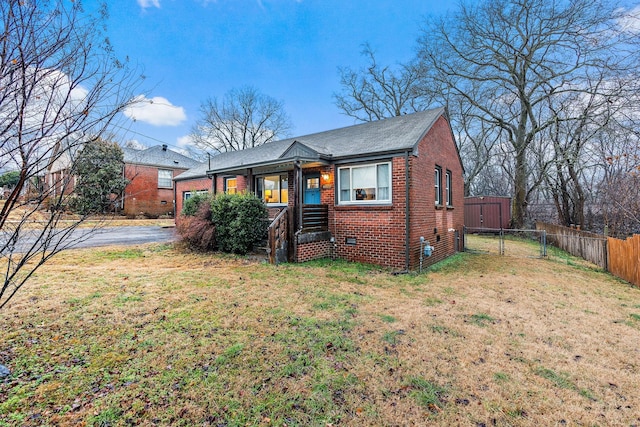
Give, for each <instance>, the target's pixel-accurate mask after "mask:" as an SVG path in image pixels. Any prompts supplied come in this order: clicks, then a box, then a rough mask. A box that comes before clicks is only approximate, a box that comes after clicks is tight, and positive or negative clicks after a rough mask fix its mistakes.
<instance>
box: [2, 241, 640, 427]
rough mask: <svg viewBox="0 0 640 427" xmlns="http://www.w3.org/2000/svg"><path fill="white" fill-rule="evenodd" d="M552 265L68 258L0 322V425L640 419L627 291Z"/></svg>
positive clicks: (174, 253)
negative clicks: (3, 376) (402, 268)
mask: <svg viewBox="0 0 640 427" xmlns="http://www.w3.org/2000/svg"><path fill="white" fill-rule="evenodd" d="M552 255H553V256H552V257H550V259H545V260H542V259H534V258H512V257H498V256H493V255H477V254H460V255H458V256H456V257H453V258H452V259H449V260H447V261H445V262H444V263H441V264H439V265H437V266H436V267H435V268H434V269H432V270H431V271H429V272H427V273H425V274H422V275H401V276H393V275H390V274H388V273H387V272H385V271H381V270H378V269H376V268H371V267H367V266H361V265H357V264H348V263H343V262H335V263H332V262H330V261H324V262H316V263H309V264H305V265H284V266H279V267H273V266H270V265H266V264H262V263H260V262H258V261H256V260H251V259H246V258H235V257H228V256H221V255H203V254H188V253H183V252H180V251H178V250H176V249H173V248H171V247H170V246H158V245H151V246H141V247H136V248H127V249H118V248H111V249H110V248H106V249H105V248H103V249H95V250H83V251H80V250H78V251H69V252H66V253H64V254H62V255H61V256H60V257H59V258H57V259H55V260H54V261H53V262H51V264H49V265H47V266H46V267H45V268H44V269H43V270H42V271H41V272H40V273H39V274H38V276H37V277H36V278H35V279H34V280H33V281H32V282H31V283H30V284H29V285H27V286H26V287H25V289H24V291H22V292H21V293H20V294H19V295H18V297H17V298H16V299H15V300H14V301H13V302H12V303H11V305H10V306H9V307H8V308H7V309H5V310H3V311H2V312H1V313H0V314H1V315H2V318H1V319H0V327H1V331H2V333H1V334H0V363H2V364H5V365H7V366H9V367H10V368H11V369H12V371H13V375H12V377H11V378H10V379H8V380H5V382H3V383H0V426H1V425H34V426H35V425H61V426H63V425H96V426H109V425H131V424H136V425H214V426H218V425H220V426H227V425H228V426H236V425H237V426H240V425H265V426H266V425H277V426H284V425H287V426H294V425H316V426H326V425H353V426H361V425H376V426H377V425H380V426H382V425H384V426H391V425H442V426H445V425H447V426H448V425H463V426H466V425H468V426H483V425H484V426H493V425H497V426H529V425H545V426H546V425H602V426H604V425H626V426H629V425H637V424H639V423H640V418H639V417H640V415H639V414H640V390H639V389H638V387H637V385H638V384H639V383H640V349H639V347H638V343H639V342H640V290H639V289H637V288H633V287H631V286H629V285H628V284H625V283H623V282H621V281H618V280H616V279H614V278H612V277H611V276H609V275H608V274H606V273H603V272H601V271H598V270H596V269H594V268H592V267H591V266H589V265H588V264H585V263H583V262H580V261H578V260H576V259H574V258H571V257H569V256H566V255H564V254H563V253H561V252H558V251H554V252H553V254H552Z"/></svg>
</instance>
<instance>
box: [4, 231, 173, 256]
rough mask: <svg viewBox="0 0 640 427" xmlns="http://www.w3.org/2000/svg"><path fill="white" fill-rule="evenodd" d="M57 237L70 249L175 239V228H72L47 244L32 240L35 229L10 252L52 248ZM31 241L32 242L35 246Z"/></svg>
mask: <svg viewBox="0 0 640 427" xmlns="http://www.w3.org/2000/svg"><path fill="white" fill-rule="evenodd" d="M0 238H1V237H0ZM60 238H62V239H63V241H64V244H63V245H64V246H65V247H66V248H67V249H72V248H93V247H98V246H110V245H120V246H122V245H138V244H142V243H163V242H172V241H174V240H175V239H176V233H175V227H166V226H164V227H163V226H159V225H142V226H137V225H136V226H121V227H102V228H97V229H90V228H76V229H75V230H73V232H72V233H71V235H67V236H65V237H62V236H56V235H53V236H52V237H51V242H50V243H47V244H46V245H45V246H40V245H38V244H37V243H36V242H39V239H40V235H39V232H38V231H37V230H25V232H24V233H22V234H21V236H20V240H19V241H18V242H17V243H15V246H14V249H13V250H12V251H11V252H15V253H21V252H25V251H27V250H31V251H35V252H39V251H40V250H43V249H46V248H52V247H53V246H52V245H54V244H55V242H56V241H57V240H58V239H60ZM34 244H36V245H35V247H34Z"/></svg>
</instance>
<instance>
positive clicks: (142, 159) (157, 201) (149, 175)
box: [45, 143, 203, 217]
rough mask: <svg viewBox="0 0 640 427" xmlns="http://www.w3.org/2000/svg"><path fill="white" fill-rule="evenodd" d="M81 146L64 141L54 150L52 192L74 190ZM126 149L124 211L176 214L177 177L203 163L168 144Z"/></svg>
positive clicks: (50, 172) (132, 214) (48, 177)
mask: <svg viewBox="0 0 640 427" xmlns="http://www.w3.org/2000/svg"><path fill="white" fill-rule="evenodd" d="M81 148H82V146H81V145H73V146H70V145H69V144H65V143H61V144H58V146H57V147H56V149H55V150H54V155H53V156H52V160H51V161H50V162H49V164H48V167H47V173H46V177H45V183H46V187H47V189H48V190H47V191H49V194H50V196H53V197H55V196H58V195H60V194H61V193H62V192H64V194H71V192H73V189H74V187H75V184H76V181H77V177H76V176H74V175H73V174H72V173H71V165H72V164H73V161H74V159H75V158H76V156H77V155H78V153H79V151H80V149H81ZM122 151H123V154H124V170H123V174H124V176H125V177H126V178H127V179H128V180H129V181H130V182H129V184H128V185H127V186H126V187H125V190H124V198H123V200H122V202H121V204H120V210H121V212H122V213H123V214H125V215H127V216H130V217H135V216H139V215H144V216H147V217H158V216H161V215H169V216H173V215H174V213H175V192H174V185H173V179H174V178H175V177H177V176H178V175H180V174H181V173H183V172H185V171H187V170H188V169H192V168H196V167H198V166H202V165H203V164H202V163H200V162H198V161H195V160H193V159H191V158H189V157H186V156H183V155H182V154H180V153H177V152H175V151H173V150H170V149H168V148H167V146H166V145H165V144H163V145H156V146H153V147H150V148H145V149H143V150H135V149H133V148H122Z"/></svg>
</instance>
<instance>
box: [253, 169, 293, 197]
mask: <svg viewBox="0 0 640 427" xmlns="http://www.w3.org/2000/svg"><path fill="white" fill-rule="evenodd" d="M256 195H257V196H258V197H259V198H261V199H262V200H263V201H264V202H265V203H274V204H286V203H287V202H288V201H289V182H288V177H287V175H286V174H283V175H266V176H259V177H257V178H256Z"/></svg>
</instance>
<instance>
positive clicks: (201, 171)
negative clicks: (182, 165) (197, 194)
mask: <svg viewBox="0 0 640 427" xmlns="http://www.w3.org/2000/svg"><path fill="white" fill-rule="evenodd" d="M209 169H210V168H209V165H208V164H207V163H201V164H199V165H198V166H196V167H194V168H191V169H189V170H188V171H185V172H182V173H181V174H180V175H178V176H176V177H175V178H173V180H174V181H184V180H185V179H195V178H206V177H207V171H208V170H209Z"/></svg>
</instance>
